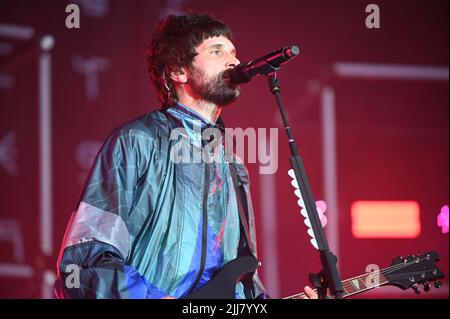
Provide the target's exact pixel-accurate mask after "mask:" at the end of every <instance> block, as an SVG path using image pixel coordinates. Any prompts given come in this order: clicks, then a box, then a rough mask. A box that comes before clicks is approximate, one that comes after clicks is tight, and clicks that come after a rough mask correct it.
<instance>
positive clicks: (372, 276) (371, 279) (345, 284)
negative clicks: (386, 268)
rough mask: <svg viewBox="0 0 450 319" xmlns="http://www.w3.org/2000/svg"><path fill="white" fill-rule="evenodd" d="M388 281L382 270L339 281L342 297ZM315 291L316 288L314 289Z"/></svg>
mask: <svg viewBox="0 0 450 319" xmlns="http://www.w3.org/2000/svg"><path fill="white" fill-rule="evenodd" d="M388 283H389V280H388V279H387V278H386V276H384V274H383V270H381V271H375V272H371V273H367V274H364V275H360V276H357V277H354V278H350V279H346V280H344V281H342V282H341V284H342V288H343V289H344V291H343V294H342V297H343V298H346V297H349V296H352V295H356V294H359V293H361V292H364V291H367V290H370V289H373V288H376V287H380V286H383V285H386V284H388ZM314 291H316V292H317V289H314ZM305 296H306V294H305V293H304V292H302V293H299V294H295V295H292V296H289V297H285V298H283V299H303V297H305Z"/></svg>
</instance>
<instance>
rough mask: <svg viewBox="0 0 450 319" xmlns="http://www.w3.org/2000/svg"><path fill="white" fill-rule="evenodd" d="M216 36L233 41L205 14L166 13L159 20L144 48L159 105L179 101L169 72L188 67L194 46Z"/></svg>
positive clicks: (223, 28)
mask: <svg viewBox="0 0 450 319" xmlns="http://www.w3.org/2000/svg"><path fill="white" fill-rule="evenodd" d="M218 36H224V37H226V38H228V39H229V40H230V41H231V42H233V41H234V38H233V34H232V32H231V30H230V29H229V28H228V27H227V26H226V25H225V24H224V23H223V22H222V21H220V20H217V19H215V18H213V17H211V16H210V15H207V14H185V15H180V16H175V15H169V16H167V17H165V18H164V19H162V20H161V21H160V22H159V23H158V25H157V27H156V29H155V31H154V33H153V37H152V40H151V43H150V45H149V46H148V48H147V66H148V73H149V75H150V80H151V81H152V83H153V85H154V86H155V89H156V93H157V95H158V98H159V100H160V101H161V104H162V105H161V107H162V108H167V107H170V106H172V105H174V104H175V103H176V102H177V100H178V97H177V94H176V92H175V87H174V85H173V83H172V81H171V79H170V72H171V71H173V70H174V69H175V68H180V67H191V66H192V60H193V59H194V57H195V56H196V55H197V54H198V53H197V52H196V51H195V49H196V47H198V46H199V45H200V44H201V43H202V42H203V41H204V40H206V39H208V38H212V37H218Z"/></svg>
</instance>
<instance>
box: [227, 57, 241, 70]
mask: <svg viewBox="0 0 450 319" xmlns="http://www.w3.org/2000/svg"><path fill="white" fill-rule="evenodd" d="M240 63H241V61H239V60H238V59H237V58H236V57H235V56H232V57H231V58H230V60H229V61H228V68H230V69H232V68H234V67H236V66H237V65H239V64H240Z"/></svg>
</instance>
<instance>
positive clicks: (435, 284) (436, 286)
mask: <svg viewBox="0 0 450 319" xmlns="http://www.w3.org/2000/svg"><path fill="white" fill-rule="evenodd" d="M441 286H442V283H441V282H440V281H437V280H436V281H435V282H434V288H440V287H441Z"/></svg>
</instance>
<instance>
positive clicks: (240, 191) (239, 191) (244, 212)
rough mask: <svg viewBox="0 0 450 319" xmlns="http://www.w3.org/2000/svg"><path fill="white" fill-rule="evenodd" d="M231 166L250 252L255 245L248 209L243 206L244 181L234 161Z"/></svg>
mask: <svg viewBox="0 0 450 319" xmlns="http://www.w3.org/2000/svg"><path fill="white" fill-rule="evenodd" d="M229 166H230V173H231V179H232V180H233V185H234V191H235V193H236V201H237V206H238V211H239V219H240V221H241V228H243V230H244V235H245V241H246V243H245V244H246V245H247V246H248V248H249V250H250V251H249V252H252V251H254V247H253V244H252V241H251V237H250V228H249V226H248V221H247V210H246V209H244V206H243V202H244V198H243V196H244V193H243V191H244V190H243V186H242V183H241V182H240V181H239V179H238V176H237V171H236V166H235V165H234V163H229ZM246 207H247V205H246Z"/></svg>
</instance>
